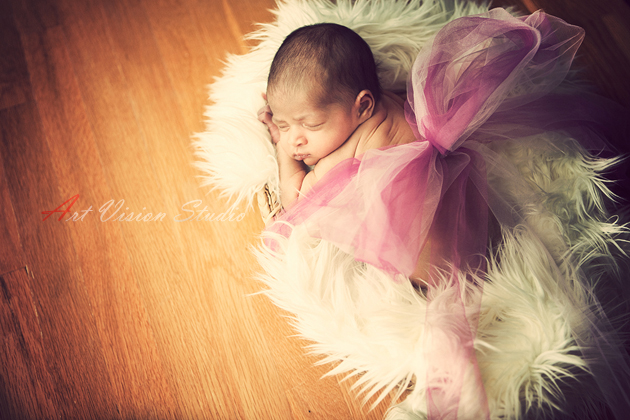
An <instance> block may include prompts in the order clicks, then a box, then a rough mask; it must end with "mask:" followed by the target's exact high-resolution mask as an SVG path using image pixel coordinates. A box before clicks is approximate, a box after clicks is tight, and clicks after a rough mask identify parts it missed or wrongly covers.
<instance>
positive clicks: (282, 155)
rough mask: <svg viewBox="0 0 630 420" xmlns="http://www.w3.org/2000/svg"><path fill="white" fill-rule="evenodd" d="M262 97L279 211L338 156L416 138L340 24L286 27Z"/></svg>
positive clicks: (367, 55) (361, 46) (396, 100)
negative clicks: (274, 157)
mask: <svg viewBox="0 0 630 420" xmlns="http://www.w3.org/2000/svg"><path fill="white" fill-rule="evenodd" d="M263 96H264V97H265V99H266V100H267V103H268V105H266V106H265V107H263V108H262V109H261V110H260V111H259V112H258V118H259V119H260V121H262V122H263V123H265V124H266V125H267V127H268V128H269V132H270V134H271V138H272V140H273V142H274V143H275V144H276V146H277V155H278V165H279V167H280V195H281V201H282V205H283V207H284V208H285V209H286V208H290V207H291V206H292V205H293V204H294V203H295V201H296V200H298V199H299V197H300V196H302V195H304V194H306V193H307V192H308V191H309V190H310V189H311V187H312V186H313V185H314V184H315V183H316V182H317V181H318V180H319V179H321V178H322V176H324V174H325V173H326V172H328V171H329V170H330V169H332V168H333V167H334V166H335V165H337V164H338V163H339V162H341V161H343V160H345V159H348V158H352V157H356V156H359V155H361V154H363V153H364V152H365V151H366V150H368V149H376V148H381V147H385V146H393V145H398V144H404V143H409V142H412V141H414V140H415V137H414V135H413V132H412V131H411V128H410V127H409V125H408V124H407V122H406V121H405V115H404V107H403V105H404V101H403V99H401V98H400V97H398V96H396V95H395V94H393V93H390V92H381V89H380V86H379V82H378V76H377V74H376V65H375V63H374V57H373V55H372V51H371V50H370V47H369V46H368V45H367V43H366V42H365V41H364V40H363V39H362V38H361V37H360V36H359V35H357V34H356V33H355V32H353V31H352V30H350V29H348V28H346V27H344V26H340V25H336V24H332V23H322V24H317V25H312V26H305V27H302V28H299V29H297V30H296V31H294V32H293V33H291V34H290V35H289V36H288V37H287V38H286V39H285V40H284V42H283V43H282V45H281V46H280V48H279V49H278V52H277V53H276V55H275V57H274V59H273V62H272V64H271V70H270V73H269V80H268V86H267V94H266V95H263ZM311 167H312V169H310V168H311ZM309 169H310V170H309Z"/></svg>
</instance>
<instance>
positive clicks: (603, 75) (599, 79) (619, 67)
mask: <svg viewBox="0 0 630 420" xmlns="http://www.w3.org/2000/svg"><path fill="white" fill-rule="evenodd" d="M528 3H529V2H528ZM528 8H529V11H530V12H533V11H534V10H536V9H543V10H544V11H545V12H547V13H549V14H552V15H554V16H557V17H559V18H561V19H564V20H565V21H567V22H568V23H571V24H573V25H578V26H581V27H582V28H584V30H585V31H586V37H585V39H584V43H583V45H582V47H581V49H580V51H579V52H578V55H577V57H576V62H577V63H578V64H580V65H581V66H583V67H584V68H585V71H586V75H587V78H588V79H589V80H590V81H591V82H593V83H594V84H595V85H596V86H597V87H598V88H599V89H600V90H601V92H602V93H603V94H604V95H605V96H607V97H609V98H611V99H613V100H615V101H617V102H619V103H620V104H622V105H624V106H626V107H630V82H629V80H630V59H628V58H627V57H626V55H625V54H624V53H623V52H624V51H626V50H627V44H628V40H627V39H625V40H623V38H622V36H623V33H619V32H617V26H618V25H619V23H618V22H613V23H612V24H611V22H610V16H615V17H616V19H615V20H619V22H625V23H626V25H625V26H627V22H630V5H628V4H627V3H626V2H624V1H622V0H608V1H605V2H600V1H597V0H581V1H579V2H575V1H572V0H531V4H528ZM611 31H613V32H611ZM621 150H629V149H628V148H627V146H626V145H621Z"/></svg>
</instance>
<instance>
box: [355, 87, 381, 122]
mask: <svg viewBox="0 0 630 420" xmlns="http://www.w3.org/2000/svg"><path fill="white" fill-rule="evenodd" d="M354 105H355V106H354V107H355V109H356V110H357V116H358V118H359V121H360V122H361V123H362V122H363V121H365V120H367V119H368V118H370V117H371V116H372V113H373V112H374V106H375V105H376V101H375V100H374V95H372V92H370V91H369V90H367V89H364V90H362V91H361V92H359V94H358V95H357V98H356V100H355V104H354Z"/></svg>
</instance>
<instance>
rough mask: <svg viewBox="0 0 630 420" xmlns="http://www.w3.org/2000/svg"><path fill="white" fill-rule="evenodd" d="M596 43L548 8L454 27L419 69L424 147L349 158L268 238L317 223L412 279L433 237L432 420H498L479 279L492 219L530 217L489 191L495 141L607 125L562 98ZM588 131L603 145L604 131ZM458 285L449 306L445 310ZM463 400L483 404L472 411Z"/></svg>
mask: <svg viewBox="0 0 630 420" xmlns="http://www.w3.org/2000/svg"><path fill="white" fill-rule="evenodd" d="M583 37H584V32H583V30H582V29H581V28H579V27H576V26H571V25H569V24H567V23H565V22H564V21H562V20H560V19H557V18H555V17H552V16H549V15H546V14H544V13H538V12H537V13H534V14H533V15H531V16H527V17H524V18H514V17H512V16H511V15H510V14H509V13H507V12H506V11H505V10H503V9H493V10H491V11H490V12H488V13H485V14H483V15H478V16H471V17H465V18H461V19H457V20H454V21H453V22H451V23H449V24H447V25H446V26H445V27H444V28H443V29H442V30H440V31H439V33H438V34H437V35H436V36H435V38H434V39H433V40H432V41H431V42H429V44H428V45H426V46H425V47H424V48H423V50H422V51H421V53H420V54H419V55H418V57H417V59H416V61H415V64H414V65H413V68H412V70H411V74H410V78H409V84H408V89H407V95H408V100H407V103H406V105H405V114H406V118H407V121H408V122H409V124H410V125H411V127H412V129H413V130H414V132H415V134H416V138H417V139H418V140H417V141H415V142H413V143H409V144H405V145H400V146H396V147H389V148H383V149H374V150H369V151H367V152H366V153H365V154H364V155H362V156H360V157H357V158H353V159H349V160H346V161H344V162H341V163H340V164H338V165H337V166H336V167H335V168H333V169H332V170H331V171H330V172H329V173H327V174H326V176H325V177H324V178H323V179H322V180H321V181H319V182H318V183H317V184H316V185H315V186H314V187H313V189H312V190H311V191H310V192H309V194H308V195H307V196H306V197H304V198H302V199H300V201H299V202H298V203H297V204H295V205H294V206H293V207H292V208H291V209H290V210H289V211H287V212H285V213H284V214H283V215H282V216H281V217H280V218H279V219H278V221H276V223H274V224H273V225H271V226H270V228H269V230H271V231H273V232H277V233H281V234H283V235H285V236H288V235H289V234H290V232H291V226H292V225H298V224H304V225H305V226H306V227H307V229H308V232H309V234H310V235H312V236H314V237H318V238H322V239H325V240H327V241H330V242H332V243H334V244H336V245H337V246H339V247H340V248H341V249H342V250H343V251H345V252H348V253H351V254H352V255H354V257H355V259H357V260H359V261H363V262H366V263H369V264H371V265H373V266H375V267H378V268H380V269H382V270H384V271H386V272H388V273H391V274H392V275H398V274H402V275H405V276H409V275H410V274H411V273H412V272H413V271H414V269H415V267H416V262H417V260H418V257H419V255H420V253H421V251H422V249H423V247H424V246H425V245H426V244H427V241H428V240H429V239H431V243H432V246H431V249H432V252H431V257H430V262H431V269H430V270H429V279H427V280H428V282H429V284H430V286H429V291H428V299H429V302H428V306H427V308H428V309H427V310H428V312H427V337H429V338H428V339H427V342H426V343H425V345H426V347H425V348H426V350H425V351H426V356H427V358H428V360H427V365H428V366H429V367H430V368H429V371H428V373H427V378H426V386H427V407H428V414H429V417H430V418H433V419H456V418H489V413H488V407H487V402H486V396H485V392H484V388H483V384H482V381H481V376H480V373H479V368H478V366H477V363H476V359H475V355H474V348H473V341H474V338H475V335H476V325H477V316H478V312H479V306H480V302H481V294H482V288H483V285H482V284H479V282H476V281H475V277H476V276H475V274H479V275H481V276H482V275H483V272H484V271H485V269H486V266H485V257H486V249H487V245H488V218H489V211H492V212H493V213H494V215H495V217H496V218H497V219H498V220H499V222H500V223H501V224H502V225H503V226H508V227H509V226H513V225H514V224H516V223H518V221H519V220H518V219H519V216H518V215H517V214H514V210H513V209H512V208H510V206H509V204H507V203H505V202H503V201H502V199H501V197H499V196H497V195H496V194H495V193H494V192H493V191H491V190H489V188H488V184H487V181H486V177H487V175H486V172H487V168H486V165H487V164H488V163H489V161H488V159H487V157H486V156H485V155H484V153H483V150H485V149H484V146H483V144H484V143H487V142H490V141H497V140H502V139H506V138H518V137H523V136H527V135H532V134H536V133H539V132H542V131H545V130H552V129H553V130H558V129H566V130H569V131H570V130H572V129H575V128H576V126H577V125H588V124H591V123H592V124H596V123H597V122H596V121H594V120H593V117H592V115H593V111H592V110H593V107H592V106H590V105H588V101H586V102H584V101H581V100H580V99H576V98H575V97H566V96H563V95H561V94H559V93H554V89H556V88H557V87H558V85H559V84H560V83H561V82H562V81H563V80H564V78H565V76H566V74H567V72H568V70H569V68H570V66H571V62H572V60H573V57H574V55H575V53H576V51H577V48H578V47H579V45H580V43H581V42H582V39H583ZM568 103H570V104H573V106H572V107H569V111H567V112H564V113H563V114H561V115H560V114H558V112H557V111H558V106H560V105H566V104H568ZM582 105H584V106H583V107H582ZM581 107H582V108H581ZM580 132H581V133H586V134H585V137H583V140H584V141H585V142H590V144H591V145H594V146H599V145H601V143H598V140H597V139H598V138H599V137H597V136H590V133H591V132H592V130H581V131H580ZM589 136H590V137H589ZM591 137H592V138H591ZM270 245H271V246H272V247H273V244H270ZM445 289H447V290H448V301H447V302H446V303H445V302H444V301H443V300H440V301H437V300H435V301H434V300H433V297H434V296H438V295H440V294H441V296H442V297H443V296H444V293H443V291H444V290H445ZM464 387H465V388H466V389H464ZM464 392H465V393H466V401H475V402H476V405H475V407H473V408H470V407H468V408H466V409H465V411H464V407H461V406H460V405H461V404H460V402H461V398H462V394H463V393H464ZM471 416H472V417H471Z"/></svg>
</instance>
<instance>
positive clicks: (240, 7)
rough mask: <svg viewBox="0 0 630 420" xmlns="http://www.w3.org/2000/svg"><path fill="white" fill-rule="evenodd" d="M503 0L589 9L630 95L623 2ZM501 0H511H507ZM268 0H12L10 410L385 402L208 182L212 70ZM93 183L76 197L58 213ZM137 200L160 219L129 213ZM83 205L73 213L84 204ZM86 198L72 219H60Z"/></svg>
mask: <svg viewBox="0 0 630 420" xmlns="http://www.w3.org/2000/svg"><path fill="white" fill-rule="evenodd" d="M594 3H596V1H595V0H580V1H579V2H573V1H571V2H569V0H562V1H561V0H556V1H551V0H523V1H520V0H505V1H503V2H502V4H505V5H508V4H511V5H515V6H517V7H519V8H520V9H521V10H523V11H528V10H530V11H531V10H534V9H536V8H538V7H544V8H545V9H546V10H547V11H549V12H551V13H555V14H557V15H559V16H560V17H563V18H564V19H566V20H568V21H570V22H571V23H577V24H584V25H585V26H586V27H587V40H588V42H587V43H585V48H584V51H583V52H582V53H581V58H580V59H581V60H582V64H583V65H584V66H585V67H587V68H588V69H589V72H588V77H589V78H590V79H591V80H592V81H593V83H595V84H596V85H597V86H599V88H600V89H601V91H602V92H604V94H606V95H607V96H609V97H610V98H612V99H614V100H617V101H619V102H621V103H626V104H628V102H627V101H628V98H629V93H628V92H630V89H629V88H628V84H627V83H628V80H630V78H629V77H628V73H627V69H629V68H630V66H628V60H630V52H629V51H630V50H628V45H629V44H628V41H629V40H630V34H629V31H628V29H627V25H625V22H627V21H628V20H626V17H627V9H628V8H627V5H626V4H625V3H623V2H622V1H621V0H611V1H610V2H608V3H607V4H606V6H605V7H601V8H600V9H599V10H598V11H597V12H596V13H594V12H592V7H593V4H594ZM497 5H499V2H497ZM273 7H274V2H273V0H241V1H238V2H232V1H228V0H81V1H79V0H0V36H1V39H2V44H0V56H1V57H2V60H0V141H1V143H0V331H1V332H2V338H3V341H2V345H3V347H2V351H0V419H22V418H23V419H42V418H43V419H47V418H51V419H52V418H64V419H66V418H68V419H103V420H105V419H107V420H109V419H145V418H146V419H151V418H153V419H268V418H269V419H287V420H288V419H379V418H382V417H383V414H384V412H385V410H386V408H387V402H385V403H382V404H381V405H379V406H378V407H377V408H376V409H375V410H374V411H371V412H370V411H368V409H367V407H362V406H361V401H360V400H357V399H356V398H355V394H354V392H353V391H351V390H350V387H351V385H352V381H349V382H343V383H340V380H341V378H338V377H327V378H323V379H322V378H321V377H322V376H323V375H324V374H325V373H326V372H327V371H328V370H329V367H326V366H317V367H315V366H313V364H314V363H315V362H316V361H317V360H316V359H315V358H314V357H312V356H309V355H308V354H306V352H305V349H304V347H305V346H306V345H307V344H308V343H306V342H305V341H303V340H301V339H299V338H296V337H294V336H293V335H294V333H295V332H294V331H293V330H292V328H291V327H290V325H289V323H288V322H287V320H286V318H285V316H286V315H287V314H285V313H283V312H282V311H281V310H279V309H278V308H276V307H275V306H274V305H273V304H272V303H271V302H270V301H269V300H268V299H267V298H265V297H264V296H261V295H256V294H255V293H256V292H258V291H259V290H260V288H261V285H260V284H258V283H257V282H256V281H255V280H254V274H255V273H256V271H257V270H258V267H257V266H256V261H255V259H254V258H253V256H252V254H251V253H250V252H249V248H250V247H251V246H253V245H255V244H256V243H257V241H258V234H259V232H260V231H261V229H262V227H263V224H262V222H261V220H260V217H259V214H258V211H257V210H251V209H249V210H246V209H243V211H245V212H246V214H245V217H244V219H243V220H242V221H240V222H192V221H189V222H177V221H176V220H175V218H176V217H175V216H177V215H178V214H181V213H183V211H182V206H183V205H184V204H185V203H188V202H190V201H192V200H201V202H202V207H204V206H205V207H207V210H208V212H209V213H215V214H218V213H221V212H223V211H225V210H226V208H227V205H226V203H225V202H223V201H222V200H221V199H219V197H218V195H217V194H216V193H214V192H209V191H208V190H207V189H202V188H200V187H199V182H198V178H197V177H198V175H199V173H197V172H196V171H195V170H194V169H193V167H192V165H191V163H192V162H193V161H194V160H195V158H194V156H193V154H192V149H191V147H190V136H191V135H192V134H193V133H195V132H198V131H201V130H203V129H204V125H203V110H204V106H205V105H207V104H208V102H207V85H208V84H209V83H211V82H212V80H213V78H214V77H216V76H219V75H220V74H221V71H222V68H223V60H224V59H225V58H226V56H227V54H242V53H245V52H246V51H247V50H248V48H250V47H251V46H252V45H251V42H250V41H245V40H244V38H243V36H244V35H245V34H246V33H249V32H251V31H252V30H254V29H255V28H256V26H255V24H256V23H257V22H269V21H271V20H272V19H273V15H272V14H271V13H270V11H269V9H271V8H273ZM77 194H78V195H79V197H78V199H77V201H76V202H75V204H74V205H73V206H72V209H71V211H70V212H69V213H68V214H67V215H65V216H64V217H63V218H62V221H59V220H57V219H58V218H59V216H60V213H56V214H54V215H52V216H51V217H49V218H48V219H47V220H43V219H44V217H45V215H43V214H42V212H43V211H47V210H54V209H55V208H57V207H58V206H60V205H61V204H62V203H63V202H64V201H66V200H68V199H69V198H70V197H73V196H75V195H77ZM110 200H113V203H121V205H122V207H121V209H120V211H119V213H117V216H119V215H120V214H121V212H124V213H125V215H126V216H129V215H131V214H132V213H133V217H137V216H138V214H140V213H142V215H143V216H142V217H144V215H146V214H148V213H151V214H152V215H153V216H155V215H158V214H164V217H163V218H162V219H161V221H146V222H143V221H114V220H112V219H107V217H109V216H111V214H112V211H111V209H110V210H109V212H108V213H103V212H101V211H99V210H101V209H102V208H103V206H104V205H106V204H107V203H108V202H109V201H110ZM75 212H76V214H75ZM72 216H74V220H73V221H63V220H66V219H68V218H70V217H72Z"/></svg>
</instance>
